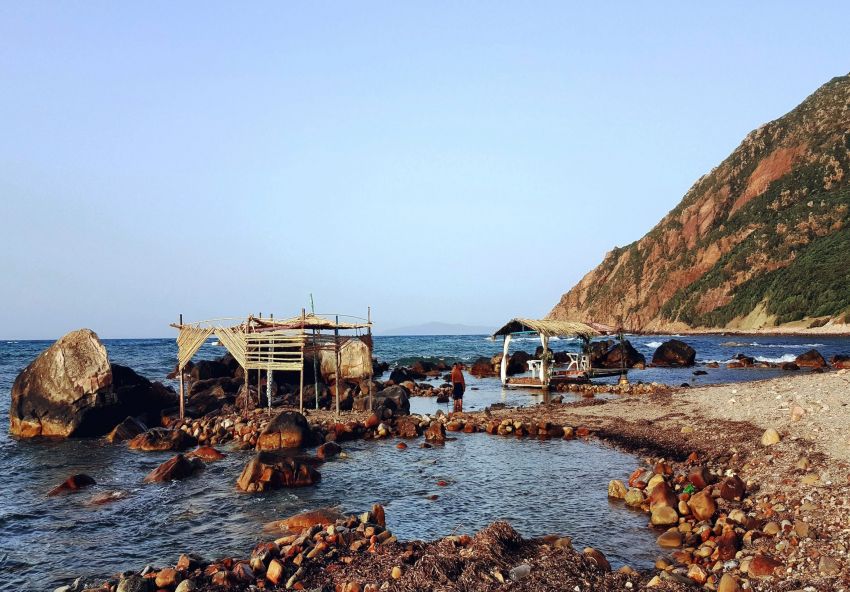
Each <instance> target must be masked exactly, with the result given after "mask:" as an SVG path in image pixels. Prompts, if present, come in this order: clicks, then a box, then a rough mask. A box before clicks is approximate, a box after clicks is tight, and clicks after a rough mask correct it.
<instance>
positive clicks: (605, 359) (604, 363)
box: [593, 341, 646, 368]
mask: <svg viewBox="0 0 850 592" xmlns="http://www.w3.org/2000/svg"><path fill="white" fill-rule="evenodd" d="M624 353H625V356H624ZM624 357H625V367H626V368H634V367H635V366H637V367H639V368H642V367H644V366H645V365H646V358H645V357H644V356H643V354H642V353H640V352H639V351H638V350H636V349H635V348H634V347H633V346H632V344H631V343H630V342H628V341H625V342H624V343H623V345H622V346H621V345H620V344H619V343H615V344H614V345H612V346H611V347H609V348H608V350H607V351H606V352H605V353H604V354H603V355H601V356H598V357H597V358H596V363H595V364H593V365H595V366H596V367H597V368H622V367H623V358H624Z"/></svg>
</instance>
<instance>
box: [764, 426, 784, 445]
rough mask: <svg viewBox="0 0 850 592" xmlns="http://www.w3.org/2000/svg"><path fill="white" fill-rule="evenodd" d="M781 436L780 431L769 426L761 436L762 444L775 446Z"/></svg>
mask: <svg viewBox="0 0 850 592" xmlns="http://www.w3.org/2000/svg"><path fill="white" fill-rule="evenodd" d="M780 439H781V438H780V437H779V432H777V431H776V430H775V429H773V428H767V429H766V430H765V431H764V434H762V437H761V445H762V446H773V445H774V444H777V443H778V442H779V440H780Z"/></svg>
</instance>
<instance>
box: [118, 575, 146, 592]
mask: <svg viewBox="0 0 850 592" xmlns="http://www.w3.org/2000/svg"><path fill="white" fill-rule="evenodd" d="M149 582H150V580H149V579H146V578H143V577H142V576H137V575H132V576H128V577H126V578H122V579H121V581H120V582H118V588H117V590H116V592H148V586H149Z"/></svg>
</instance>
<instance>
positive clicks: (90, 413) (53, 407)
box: [9, 329, 176, 438]
mask: <svg viewBox="0 0 850 592" xmlns="http://www.w3.org/2000/svg"><path fill="white" fill-rule="evenodd" d="M175 402H176V397H175V395H174V393H173V391H169V390H168V389H165V388H164V387H163V386H162V385H161V384H159V383H151V382H150V381H149V380H147V379H145V378H143V377H141V376H139V375H138V374H136V373H135V372H134V371H133V370H131V369H130V368H127V367H125V366H119V365H117V364H110V362H109V358H108V356H107V354H106V348H105V347H104V346H103V343H101V341H100V339H99V338H98V336H97V335H96V334H95V333H94V332H93V331H90V330H89V329H80V330H78V331H72V332H71V333H68V334H67V335H65V336H63V337H62V338H61V339H59V340H58V341H56V342H55V343H53V345H51V346H50V347H48V348H47V349H46V350H45V351H43V352H42V353H41V354H40V355H39V356H38V357H37V358H36V359H35V360H34V361H33V362H32V363H31V364H30V365H29V366H27V367H26V368H25V369H24V370H23V371H22V372H21V373H20V374H19V375H18V376H17V378H16V379H15V382H14V384H13V385H12V392H11V407H10V409H9V433H10V434H12V435H13V436H18V437H21V438H32V437H36V436H51V437H63V438H66V437H77V436H79V437H86V436H102V435H104V434H107V433H108V432H109V431H110V430H112V428H114V427H115V426H116V424H118V423H119V422H121V420H122V419H123V418H126V417H128V416H139V415H150V416H154V417H158V416H159V413H160V412H161V411H162V409H164V408H167V407H170V406H172V405H174V404H175Z"/></svg>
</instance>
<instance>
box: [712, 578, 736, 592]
mask: <svg viewBox="0 0 850 592" xmlns="http://www.w3.org/2000/svg"><path fill="white" fill-rule="evenodd" d="M717 592H741V586H739V585H738V580H736V579H735V576H733V575H732V574H730V573H725V574H723V577H721V578H720V583H719V584H718V586H717Z"/></svg>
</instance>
